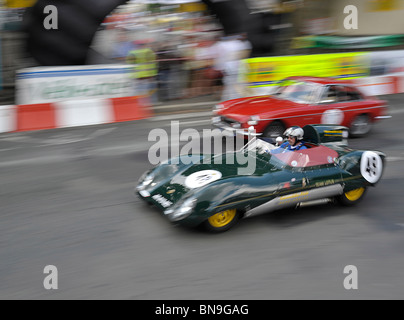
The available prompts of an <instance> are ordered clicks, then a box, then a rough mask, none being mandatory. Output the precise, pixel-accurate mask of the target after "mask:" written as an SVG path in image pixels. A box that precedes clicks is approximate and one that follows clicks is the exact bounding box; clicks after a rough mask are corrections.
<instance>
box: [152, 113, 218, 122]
mask: <svg viewBox="0 0 404 320" xmlns="http://www.w3.org/2000/svg"><path fill="white" fill-rule="evenodd" d="M211 115H212V112H211V111H209V112H192V113H183V114H169V115H166V116H156V117H153V118H150V119H149V121H166V120H178V119H186V118H198V117H207V116H211Z"/></svg>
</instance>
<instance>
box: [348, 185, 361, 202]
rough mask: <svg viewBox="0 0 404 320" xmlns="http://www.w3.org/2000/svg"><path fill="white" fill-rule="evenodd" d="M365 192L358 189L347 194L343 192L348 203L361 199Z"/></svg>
mask: <svg viewBox="0 0 404 320" xmlns="http://www.w3.org/2000/svg"><path fill="white" fill-rule="evenodd" d="M364 192H365V188H358V189H355V190H352V191H349V192H345V196H346V198H347V199H348V200H349V201H356V200H358V199H359V198H360V197H362V195H363V193H364Z"/></svg>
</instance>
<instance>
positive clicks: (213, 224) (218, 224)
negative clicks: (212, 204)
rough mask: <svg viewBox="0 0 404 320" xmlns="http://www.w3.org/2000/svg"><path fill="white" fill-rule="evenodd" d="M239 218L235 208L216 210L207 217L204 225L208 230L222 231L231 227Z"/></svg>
mask: <svg viewBox="0 0 404 320" xmlns="http://www.w3.org/2000/svg"><path fill="white" fill-rule="evenodd" d="M238 220H239V214H238V212H237V210H236V209H230V210H225V211H221V212H218V213H216V214H214V215H213V216H211V217H209V218H208V220H206V221H205V222H204V226H205V228H206V229H207V230H208V231H212V232H223V231H226V230H229V229H230V228H231V227H233V226H234V225H235V224H236V223H237V222H238Z"/></svg>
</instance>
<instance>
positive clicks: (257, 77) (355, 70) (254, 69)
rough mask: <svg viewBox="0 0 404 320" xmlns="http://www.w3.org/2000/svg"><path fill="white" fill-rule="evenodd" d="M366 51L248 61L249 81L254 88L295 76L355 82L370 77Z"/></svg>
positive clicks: (252, 59)
mask: <svg viewBox="0 0 404 320" xmlns="http://www.w3.org/2000/svg"><path fill="white" fill-rule="evenodd" d="M369 61H370V59H369V55H368V53H366V52H352V53H351V52H350V53H329V54H313V55H300V56H280V57H266V58H251V59H248V60H247V61H246V62H247V66H248V69H247V70H248V73H247V75H246V78H247V82H248V83H249V85H250V86H251V87H259V86H268V85H272V84H274V83H275V82H276V81H279V80H282V79H284V78H287V77H291V76H309V77H334V78H341V79H353V78H359V77H364V76H367V75H369V71H370V65H369Z"/></svg>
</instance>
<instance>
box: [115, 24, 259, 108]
mask: <svg viewBox="0 0 404 320" xmlns="http://www.w3.org/2000/svg"><path fill="white" fill-rule="evenodd" d="M149 18H150V17H149ZM158 19H159V20H160V21H163V27H162V25H161V24H150V23H149V24H148V25H147V26H145V25H144V24H143V25H136V26H133V25H132V27H128V24H127V23H126V24H124V23H123V22H122V21H121V20H118V21H119V23H118V22H116V23H115V24H114V25H113V26H111V25H109V26H108V27H109V28H115V32H116V37H115V43H114V45H113V47H112V49H111V53H110V55H111V58H112V59H114V60H115V61H116V62H118V63H130V64H133V65H136V64H137V63H145V61H140V60H136V56H137V54H136V53H137V52H140V51H139V48H141V47H142V48H144V47H145V46H146V47H148V48H149V49H150V50H151V51H152V52H153V53H154V58H153V59H155V61H154V62H155V64H154V65H153V67H155V68H156V70H155V71H156V72H155V74H156V75H155V76H152V77H148V80H149V81H152V82H154V84H153V85H150V86H149V87H148V88H149V92H148V93H149V95H151V96H152V97H153V99H152V101H153V102H154V103H159V102H160V103H161V102H166V101H171V100H177V99H184V98H197V97H201V96H206V95H212V97H213V98H214V99H217V100H228V99H234V98H238V97H242V96H244V95H245V94H244V92H243V90H244V88H245V85H244V82H245V81H244V79H243V77H242V75H244V74H245V70H243V69H242V68H243V66H244V64H243V63H242V60H243V59H245V58H248V57H249V56H250V52H251V49H252V48H251V44H250V43H249V41H248V40H247V35H246V34H235V35H225V34H224V33H223V31H222V30H221V29H219V28H218V27H217V26H218V24H217V23H216V22H215V21H214V18H212V17H211V16H200V17H196V18H192V19H189V18H188V19H184V18H181V19H173V18H172V17H171V19H170V18H168V17H166V18H165V19H163V18H162V17H158V18H155V19H154V20H150V19H149V22H150V21H156V20H158ZM139 30H142V32H139ZM128 56H130V57H131V59H128ZM139 59H140V58H139ZM151 62H152V61H149V62H148V63H149V66H150V63H151ZM240 70H242V72H240ZM134 72H136V71H135V69H134ZM133 78H137V77H136V76H134V77H133ZM134 87H135V94H139V91H138V90H137V91H136V88H139V81H137V82H136V84H135V86H134ZM140 87H142V90H144V86H140ZM143 93H144V91H143V92H142V93H140V94H143Z"/></svg>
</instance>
